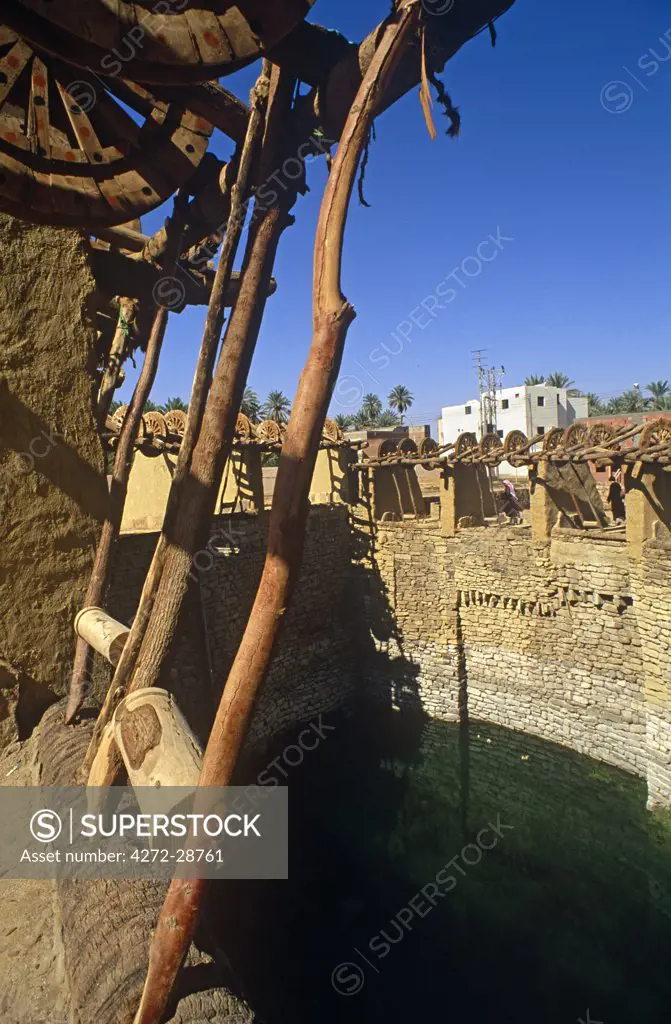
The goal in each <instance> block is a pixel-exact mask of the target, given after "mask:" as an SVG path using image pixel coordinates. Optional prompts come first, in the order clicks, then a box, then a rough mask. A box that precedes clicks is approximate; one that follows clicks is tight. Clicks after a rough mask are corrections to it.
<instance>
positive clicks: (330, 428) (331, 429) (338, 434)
mask: <svg viewBox="0 0 671 1024" xmlns="http://www.w3.org/2000/svg"><path fill="white" fill-rule="evenodd" d="M322 437H323V439H324V440H325V441H330V442H331V444H338V443H339V442H340V441H342V438H343V433H342V430H341V429H340V427H339V426H338V424H337V423H336V421H335V420H324V428H323V430H322Z"/></svg>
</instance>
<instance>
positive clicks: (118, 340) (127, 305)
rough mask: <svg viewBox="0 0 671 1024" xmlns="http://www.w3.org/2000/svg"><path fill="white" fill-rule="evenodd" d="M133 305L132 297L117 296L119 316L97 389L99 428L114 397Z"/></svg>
mask: <svg viewBox="0 0 671 1024" xmlns="http://www.w3.org/2000/svg"><path fill="white" fill-rule="evenodd" d="M134 305H135V300H134V299H126V298H123V297H121V298H119V318H118V321H117V325H116V328H115V330H114V337H113V338H112V344H111V345H110V350H109V354H108V356H107V364H106V366H105V372H104V373H103V379H102V381H101V384H100V390H99V391H98V405H97V408H96V419H97V421H98V429H99V430H103V429H104V427H105V421H106V419H107V414H108V413H109V411H110V406H111V404H112V399H113V398H114V391H115V389H116V386H117V384H118V381H119V373H120V371H121V366H122V363H123V355H124V350H125V348H126V344H127V334H128V324H129V322H130V319H131V316H132V311H133V307H134Z"/></svg>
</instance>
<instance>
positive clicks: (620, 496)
mask: <svg viewBox="0 0 671 1024" xmlns="http://www.w3.org/2000/svg"><path fill="white" fill-rule="evenodd" d="M608 504H609V505H610V511H611V513H612V515H613V519H614V520H615V522H616V523H618V522H624V520H625V519H626V518H627V512H626V509H625V506H624V493H623V491H622V484H621V483H620V481H619V479H618V478H617V476H614V477H612V478H611V481H610V487H609V488H608Z"/></svg>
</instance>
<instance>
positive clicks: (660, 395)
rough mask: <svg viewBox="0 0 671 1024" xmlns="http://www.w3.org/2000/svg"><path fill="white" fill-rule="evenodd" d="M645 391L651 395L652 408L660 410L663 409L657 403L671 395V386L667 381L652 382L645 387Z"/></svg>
mask: <svg viewBox="0 0 671 1024" xmlns="http://www.w3.org/2000/svg"><path fill="white" fill-rule="evenodd" d="M645 390H646V391H649V392H650V394H651V395H652V406H653V408H654V409H660V408H663V405H660V404H659V403H660V402H663V401H664V399H665V398H666V397H667V396H668V395H669V394H670V393H671V384H669V382H668V380H653V381H651V382H650V384H646V385H645Z"/></svg>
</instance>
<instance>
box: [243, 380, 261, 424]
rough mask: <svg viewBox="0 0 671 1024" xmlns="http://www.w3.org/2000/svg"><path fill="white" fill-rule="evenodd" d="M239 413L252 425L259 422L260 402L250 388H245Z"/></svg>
mask: <svg viewBox="0 0 671 1024" xmlns="http://www.w3.org/2000/svg"><path fill="white" fill-rule="evenodd" d="M240 412H241V413H243V415H244V416H246V417H247V418H248V419H250V420H251V421H252V423H258V422H259V417H260V415H261V400H260V398H259V396H258V395H257V393H256V391H252V389H251V388H245V390H244V392H243V395H242V404H241V405H240Z"/></svg>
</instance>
